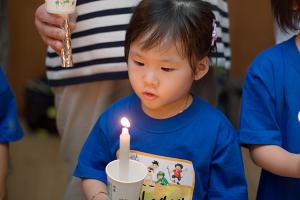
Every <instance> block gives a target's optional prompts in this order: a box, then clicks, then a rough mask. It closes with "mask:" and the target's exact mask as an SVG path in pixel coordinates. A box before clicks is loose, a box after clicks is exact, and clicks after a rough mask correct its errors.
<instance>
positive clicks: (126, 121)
mask: <svg viewBox="0 0 300 200" xmlns="http://www.w3.org/2000/svg"><path fill="white" fill-rule="evenodd" d="M121 124H122V126H124V127H126V128H129V127H130V122H129V120H128V119H127V118H126V117H122V119H121Z"/></svg>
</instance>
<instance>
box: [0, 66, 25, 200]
mask: <svg viewBox="0 0 300 200" xmlns="http://www.w3.org/2000/svg"><path fill="white" fill-rule="evenodd" d="M22 136H23V131H22V129H21V126H20V124H19V122H18V117H17V110H16V100H15V97H14V95H13V93H12V91H11V89H10V87H9V85H8V82H7V80H6V77H5V75H4V73H3V71H2V68H1V66H0V199H4V196H5V185H6V184H5V182H6V176H7V171H8V151H9V142H13V141H17V140H20V139H21V138H22Z"/></svg>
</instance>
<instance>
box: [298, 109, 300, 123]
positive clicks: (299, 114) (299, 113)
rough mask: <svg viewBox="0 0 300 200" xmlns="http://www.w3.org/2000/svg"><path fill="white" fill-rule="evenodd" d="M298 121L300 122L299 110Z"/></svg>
mask: <svg viewBox="0 0 300 200" xmlns="http://www.w3.org/2000/svg"><path fill="white" fill-rule="evenodd" d="M298 121H299V122H300V111H299V112H298Z"/></svg>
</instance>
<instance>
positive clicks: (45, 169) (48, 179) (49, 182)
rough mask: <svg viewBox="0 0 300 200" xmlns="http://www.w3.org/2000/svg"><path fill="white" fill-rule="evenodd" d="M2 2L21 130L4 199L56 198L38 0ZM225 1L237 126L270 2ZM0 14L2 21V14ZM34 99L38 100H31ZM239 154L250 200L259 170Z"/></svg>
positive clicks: (264, 39)
mask: <svg viewBox="0 0 300 200" xmlns="http://www.w3.org/2000/svg"><path fill="white" fill-rule="evenodd" d="M1 1H2V3H1V4H2V5H4V6H6V8H7V9H6V11H7V15H6V16H7V26H8V34H7V36H8V40H7V41H8V42H6V43H5V44H4V45H5V47H7V48H4V51H5V49H6V50H7V56H6V57H5V58H7V60H6V64H5V66H6V67H5V68H6V72H7V75H8V79H9V81H10V84H11V86H12V88H13V91H14V93H15V95H16V98H17V103H18V110H19V114H20V116H21V120H22V122H23V126H24V128H25V130H26V136H25V138H24V139H23V140H21V141H20V142H16V143H12V144H11V160H12V161H11V166H12V169H11V172H10V174H9V179H8V200H40V199H43V200H59V199H62V195H63V191H64V190H65V188H64V186H65V183H66V175H65V165H64V163H63V161H62V159H61V158H60V156H59V137H58V135H57V133H56V131H55V126H54V118H55V109H53V106H51V105H52V104H53V99H52V98H53V96H52V94H51V91H50V90H49V88H48V87H47V84H46V82H45V81H44V80H43V79H41V77H42V76H43V75H44V72H45V69H44V68H45V67H44V58H45V53H46V46H45V45H44V43H43V42H42V41H41V39H40V37H39V35H38V33H37V32H36V29H35V27H34V14H35V10H36V8H37V7H38V6H39V5H40V4H41V3H43V0H26V1H21V0H1ZM3 1H4V3H3ZM228 3H229V15H230V38H231V50H232V67H231V71H230V81H229V83H228V85H227V86H226V87H227V92H228V95H227V96H228V102H227V107H228V108H227V109H228V111H227V115H228V116H229V118H230V119H231V121H232V122H233V124H234V125H235V126H237V119H238V114H239V102H240V94H241V91H240V88H241V86H242V80H243V77H244V75H245V72H246V70H247V67H248V66H249V64H250V63H251V61H252V59H253V58H254V56H255V55H257V54H258V53H259V52H260V51H262V50H263V49H266V48H268V47H270V46H272V45H273V44H274V31H273V30H274V28H273V19H272V16H271V10H270V2H269V0H251V1H249V0H229V1H228ZM1 12H2V11H1ZM0 14H1V18H2V17H3V13H0ZM1 51H3V47H1ZM4 53H5V52H4ZM37 80H38V81H37ZM33 96H34V97H36V98H37V99H39V101H38V102H34V101H33V100H32V99H33V98H32V97H33ZM41 101H45V102H44V104H43V105H49V106H47V107H46V108H44V107H43V105H41V107H40V108H41V110H46V111H45V112H44V113H39V112H34V111H32V110H31V106H32V105H35V106H39V102H41ZM28 113H29V114H28ZM38 119H39V120H41V121H39V122H38V124H40V125H41V124H44V123H45V121H46V123H45V124H48V127H47V125H45V124H44V125H43V126H42V127H36V126H35V125H36V124H35V123H36V120H38ZM26 122H27V123H26ZM244 154H245V156H244V157H245V168H246V174H247V179H248V183H249V195H250V199H255V193H256V189H257V182H258V177H259V169H258V168H257V167H255V166H254V165H253V164H252V163H251V162H250V160H249V158H248V155H247V153H246V152H244Z"/></svg>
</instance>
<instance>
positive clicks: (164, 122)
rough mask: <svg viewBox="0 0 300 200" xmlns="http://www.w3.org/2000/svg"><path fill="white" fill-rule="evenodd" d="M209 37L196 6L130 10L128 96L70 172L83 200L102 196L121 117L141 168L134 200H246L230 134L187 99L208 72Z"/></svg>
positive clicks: (170, 1) (175, 3) (206, 15)
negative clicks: (138, 193) (140, 184)
mask: <svg viewBox="0 0 300 200" xmlns="http://www.w3.org/2000/svg"><path fill="white" fill-rule="evenodd" d="M215 38H216V31H215V24H214V15H213V13H212V12H211V10H210V7H209V4H208V3H205V2H203V1H199V0H163V1H162V0H143V1H141V3H140V4H139V5H138V6H137V7H136V9H135V11H134V14H133V16H132V18H131V21H130V24H129V27H128V30H127V33H126V39H125V55H126V58H127V61H128V73H129V80H130V82H131V85H132V87H133V90H134V92H135V93H134V94H132V95H131V96H129V97H127V98H124V99H122V100H120V101H118V102H116V103H115V104H113V105H112V106H111V107H110V108H109V109H108V110H107V111H106V112H104V113H103V114H102V115H101V116H100V118H99V120H98V121H97V122H96V124H95V126H94V128H93V129H92V131H91V133H90V135H89V137H88V139H87V141H86V143H85V145H84V147H83V149H82V151H81V153H80V156H79V159H78V165H77V167H76V170H75V173H74V175H75V176H77V177H80V178H81V179H82V185H83V189H84V192H85V194H86V197H87V199H88V200H91V199H93V200H96V199H107V196H106V185H105V184H106V174H105V167H106V165H107V164H108V163H109V162H110V161H112V160H115V159H116V158H117V157H116V154H117V151H118V149H119V136H120V133H121V129H122V127H121V125H120V119H121V117H123V116H126V117H127V118H128V119H129V120H130V122H131V124H132V127H131V128H130V135H131V146H130V148H131V156H130V157H131V158H132V159H135V160H138V161H140V162H143V163H144V164H145V165H146V166H147V167H148V169H149V170H148V171H149V175H148V176H147V177H146V179H145V181H144V186H143V188H142V191H141V196H140V198H141V199H147V200H152V199H185V200H192V199H193V200H196V199H197V200H199V199H209V200H216V199H223V200H245V199H247V186H246V181H245V177H244V171H243V163H242V158H241V152H240V147H239V144H238V140H237V136H236V134H235V131H234V129H233V128H232V126H231V124H230V123H229V121H228V120H227V119H226V117H225V116H224V115H223V114H222V113H220V112H219V111H217V110H216V109H215V108H213V107H212V106H210V105H209V104H207V103H206V102H204V101H203V100H201V99H200V98H198V97H196V96H193V95H191V94H190V88H191V86H192V83H193V81H194V80H199V79H201V78H202V77H203V76H205V74H206V73H207V72H208V70H209V55H210V54H211V52H212V50H213V49H214V44H215V41H214V40H215ZM162 180H163V184H161V183H162Z"/></svg>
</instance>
